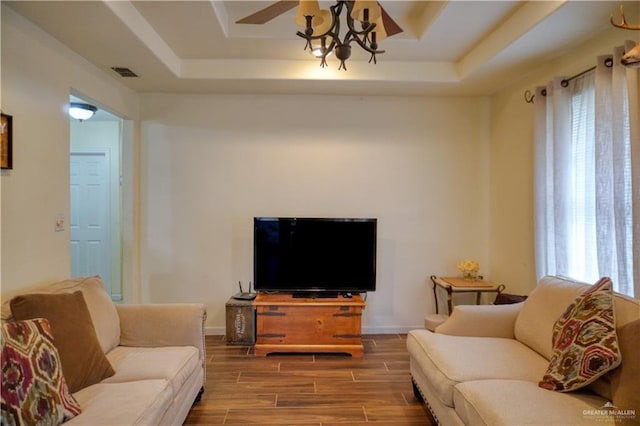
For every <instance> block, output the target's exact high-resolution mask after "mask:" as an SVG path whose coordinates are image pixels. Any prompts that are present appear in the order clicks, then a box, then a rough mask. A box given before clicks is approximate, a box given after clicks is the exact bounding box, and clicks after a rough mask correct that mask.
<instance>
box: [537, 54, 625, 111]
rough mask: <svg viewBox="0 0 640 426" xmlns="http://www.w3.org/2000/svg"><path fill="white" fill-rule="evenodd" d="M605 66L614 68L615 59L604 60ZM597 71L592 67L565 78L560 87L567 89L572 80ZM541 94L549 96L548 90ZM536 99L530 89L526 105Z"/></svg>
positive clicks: (543, 90)
mask: <svg viewBox="0 0 640 426" xmlns="http://www.w3.org/2000/svg"><path fill="white" fill-rule="evenodd" d="M604 65H605V66H606V67H607V68H611V67H612V66H613V58H612V57H608V58H607V59H605V60H604ZM595 69H596V67H591V68H589V69H588V70H584V71H582V72H579V73H578V74H576V75H573V76H571V77H569V78H563V79H562V81H560V85H561V86H562V87H567V86H568V85H569V82H570V81H571V80H575V79H576V78H579V77H582V76H583V75H585V74H586V73H588V72H591V71H593V70H595ZM540 94H541V95H542V96H547V89H542V91H541V92H540ZM535 97H536V95H534V94H532V93H531V90H528V89H527V90H525V92H524V100H525V102H526V103H528V104H532V103H533V99H534V98H535Z"/></svg>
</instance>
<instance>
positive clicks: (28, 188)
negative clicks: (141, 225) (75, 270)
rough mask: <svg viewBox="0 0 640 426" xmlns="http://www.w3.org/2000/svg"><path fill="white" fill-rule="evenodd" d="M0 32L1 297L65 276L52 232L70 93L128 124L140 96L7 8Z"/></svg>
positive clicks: (63, 203) (64, 204)
mask: <svg viewBox="0 0 640 426" xmlns="http://www.w3.org/2000/svg"><path fill="white" fill-rule="evenodd" d="M1 31H2V46H1V47H2V48H1V54H2V76H1V77H2V81H1V89H2V90H1V94H2V99H1V103H2V105H1V106H2V111H3V112H4V113H6V114H10V115H12V116H13V154H14V157H13V165H14V168H13V170H10V171H3V172H2V176H1V181H0V182H1V185H2V206H1V212H2V223H1V227H2V259H1V269H2V270H1V273H0V276H1V280H2V281H1V285H2V290H3V291H5V290H13V289H18V288H21V287H25V286H30V285H33V284H37V283H42V282H47V281H52V280H57V279H62V278H66V277H68V276H69V273H70V255H69V229H68V227H66V230H65V231H64V232H54V218H55V216H56V214H59V213H61V214H64V216H65V217H66V218H68V217H69V118H68V116H67V114H66V107H67V104H68V103H69V94H70V93H71V92H75V93H76V94H83V95H84V96H83V97H84V98H87V99H91V100H92V101H96V103H97V104H98V105H100V106H102V107H105V106H106V107H109V109H110V110H111V111H112V112H117V113H118V114H119V115H121V116H123V117H128V118H130V119H133V120H135V119H137V114H138V95H137V94H136V93H134V92H132V91H131V90H129V89H127V88H125V87H124V86H123V85H121V84H120V83H119V82H117V81H116V80H114V79H113V78H112V77H111V76H109V75H107V74H106V73H104V72H103V71H101V70H99V69H98V68H96V67H95V66H93V65H91V64H89V63H88V62H87V61H85V60H84V59H82V58H80V57H79V56H78V55H76V54H75V53H73V52H72V51H70V50H69V49H68V48H66V47H65V46H63V45H61V44H60V43H59V42H58V41H56V40H55V39H53V38H52V37H50V36H49V35H47V34H46V33H44V32H43V31H41V30H40V29H39V28H37V27H35V26H34V25H33V24H32V23H30V22H29V21H27V20H25V19H24V18H23V17H21V16H20V15H18V14H16V13H15V12H14V11H13V10H12V9H10V8H9V7H7V6H6V5H5V4H2V28H1ZM135 133H136V132H135V131H134V132H132V134H135ZM134 139H135V140H134V141H133V142H134V143H137V142H136V140H137V137H135V136H134ZM127 149H128V150H130V151H132V152H136V150H135V147H127ZM133 175H134V171H133V170H131V169H130V170H129V175H128V176H127V179H128V182H131V183H130V189H129V191H130V192H131V191H135V187H134V185H135V182H133V181H134V180H135V177H134V176H133ZM129 210H132V208H129ZM131 216H132V214H131V215H129V217H131ZM130 221H131V219H130ZM132 275H133V274H132ZM129 283H130V284H129V285H130V287H131V286H132V285H133V284H132V279H129ZM130 293H132V291H130Z"/></svg>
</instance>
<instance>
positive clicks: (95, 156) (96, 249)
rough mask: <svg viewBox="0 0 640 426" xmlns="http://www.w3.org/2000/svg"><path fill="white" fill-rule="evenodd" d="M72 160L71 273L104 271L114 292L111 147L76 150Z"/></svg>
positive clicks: (97, 272)
mask: <svg viewBox="0 0 640 426" xmlns="http://www.w3.org/2000/svg"><path fill="white" fill-rule="evenodd" d="M70 162H71V164H70V193H71V194H70V195H71V221H70V231H71V274H72V276H74V277H81V276H87V275H100V276H101V277H102V279H103V281H104V283H105V287H106V289H107V292H108V293H109V294H111V249H110V247H111V244H110V230H109V224H110V218H109V212H110V206H109V194H110V188H109V182H110V177H109V150H108V149H107V148H104V149H102V148H98V149H95V150H93V149H92V150H90V151H86V152H72V153H71V158H70Z"/></svg>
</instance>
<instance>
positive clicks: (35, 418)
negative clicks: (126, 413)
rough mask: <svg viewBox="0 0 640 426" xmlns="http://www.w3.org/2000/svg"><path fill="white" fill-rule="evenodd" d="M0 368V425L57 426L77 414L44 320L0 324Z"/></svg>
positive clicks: (77, 410)
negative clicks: (0, 342)
mask: <svg viewBox="0 0 640 426" xmlns="http://www.w3.org/2000/svg"><path fill="white" fill-rule="evenodd" d="M0 365H1V368H2V376H1V377H2V390H1V391H0V392H1V393H2V424H3V425H35V424H39V425H44V424H46V425H57V424H60V423H63V422H65V421H67V420H69V419H71V418H73V417H75V416H77V415H78V414H80V411H81V410H80V405H79V404H78V402H77V401H76V400H75V399H74V398H73V396H72V395H71V394H70V393H69V389H68V388H67V383H66V381H65V379H64V376H63V375H62V368H61V366H60V358H59V356H58V351H57V349H56V347H55V346H54V344H53V335H52V334H51V327H50V325H49V321H47V320H46V319H42V318H39V319H33V320H27V321H16V322H9V323H6V324H3V325H2V353H1V359H0Z"/></svg>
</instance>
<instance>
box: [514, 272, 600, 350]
mask: <svg viewBox="0 0 640 426" xmlns="http://www.w3.org/2000/svg"><path fill="white" fill-rule="evenodd" d="M588 287H589V285H588V284H585V283H579V282H577V281H572V280H569V279H564V278H559V277H551V276H548V277H544V278H542V279H541V280H540V282H539V283H538V285H537V286H536V288H534V289H533V290H532V291H531V294H529V297H528V298H527V300H525V301H524V304H523V306H522V310H521V311H520V314H519V315H518V318H517V319H516V323H515V330H514V334H515V337H516V339H517V340H519V341H520V342H522V343H524V344H525V345H527V346H529V347H530V348H531V349H533V350H534V351H536V352H538V353H539V354H540V355H542V356H544V357H545V358H547V359H551V354H552V347H551V341H552V336H553V326H554V325H555V323H556V321H557V320H558V318H560V315H562V314H563V313H564V311H565V310H566V309H567V306H569V305H570V304H571V302H573V301H574V300H575V298H576V297H577V296H578V295H579V294H580V293H582V292H583V291H584V290H585V289H586V288H588Z"/></svg>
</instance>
